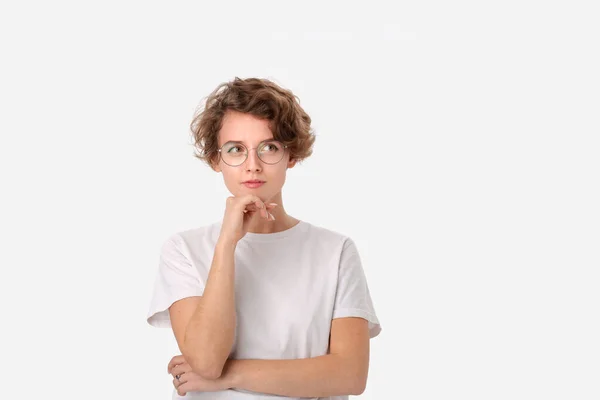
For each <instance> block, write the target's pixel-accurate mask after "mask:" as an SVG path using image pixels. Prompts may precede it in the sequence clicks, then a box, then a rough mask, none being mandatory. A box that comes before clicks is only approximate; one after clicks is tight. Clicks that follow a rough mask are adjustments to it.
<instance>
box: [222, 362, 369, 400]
mask: <svg viewBox="0 0 600 400" xmlns="http://www.w3.org/2000/svg"><path fill="white" fill-rule="evenodd" d="M225 368H226V374H227V376H228V378H229V379H230V381H229V382H230V384H231V386H232V387H233V388H235V389H244V390H249V391H252V392H258V393H268V394H276V395H279V396H288V397H328V396H343V395H357V394H360V393H362V391H363V389H364V385H361V382H360V379H359V378H358V374H357V373H355V371H354V370H353V369H352V368H351V367H350V366H349V363H348V362H347V361H345V360H344V359H343V358H342V357H341V356H338V355H336V354H327V355H324V356H318V357H313V358H302V359H293V360H228V361H227V366H226V367H225Z"/></svg>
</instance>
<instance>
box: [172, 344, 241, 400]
mask: <svg viewBox="0 0 600 400" xmlns="http://www.w3.org/2000/svg"><path fill="white" fill-rule="evenodd" d="M168 371H169V374H171V375H172V376H173V386H175V389H177V394H178V395H180V396H185V395H186V393H187V392H217V391H219V390H227V389H231V388H232V387H233V386H232V384H231V383H230V381H231V380H230V379H229V377H228V375H226V374H225V373H224V374H223V375H221V376H220V377H219V378H217V379H215V380H211V379H206V378H203V377H201V376H200V375H198V374H197V373H195V372H194V371H192V367H190V365H189V364H188V363H187V361H185V358H184V357H183V355H181V354H180V355H178V356H175V357H173V358H171V361H170V362H169V366H168ZM177 375H179V379H177Z"/></svg>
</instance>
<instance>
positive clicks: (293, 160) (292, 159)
mask: <svg viewBox="0 0 600 400" xmlns="http://www.w3.org/2000/svg"><path fill="white" fill-rule="evenodd" d="M296 162H298V160H297V159H295V158H290V161H288V165H287V167H288V169H289V168H294V165H296Z"/></svg>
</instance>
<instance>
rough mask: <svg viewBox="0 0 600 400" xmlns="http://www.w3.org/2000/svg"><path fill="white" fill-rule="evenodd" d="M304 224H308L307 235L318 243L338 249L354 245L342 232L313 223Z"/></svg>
mask: <svg viewBox="0 0 600 400" xmlns="http://www.w3.org/2000/svg"><path fill="white" fill-rule="evenodd" d="M306 224H307V225H308V229H307V230H306V232H307V235H308V236H310V237H311V238H312V240H314V241H315V242H317V243H319V244H322V245H324V246H333V248H336V249H338V250H340V251H341V250H342V249H346V248H348V247H349V246H353V245H354V242H353V240H352V238H351V237H350V236H348V235H347V234H346V233H344V232H341V231H338V230H334V229H331V228H326V227H323V226H320V225H316V224H313V223H308V222H307V223H306Z"/></svg>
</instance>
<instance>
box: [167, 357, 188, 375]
mask: <svg viewBox="0 0 600 400" xmlns="http://www.w3.org/2000/svg"><path fill="white" fill-rule="evenodd" d="M184 362H185V358H184V357H183V356H182V355H178V356H175V357H173V358H171V361H169V365H168V366H167V371H168V372H169V373H171V369H172V368H173V367H174V366H176V365H177V364H181V363H184Z"/></svg>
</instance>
